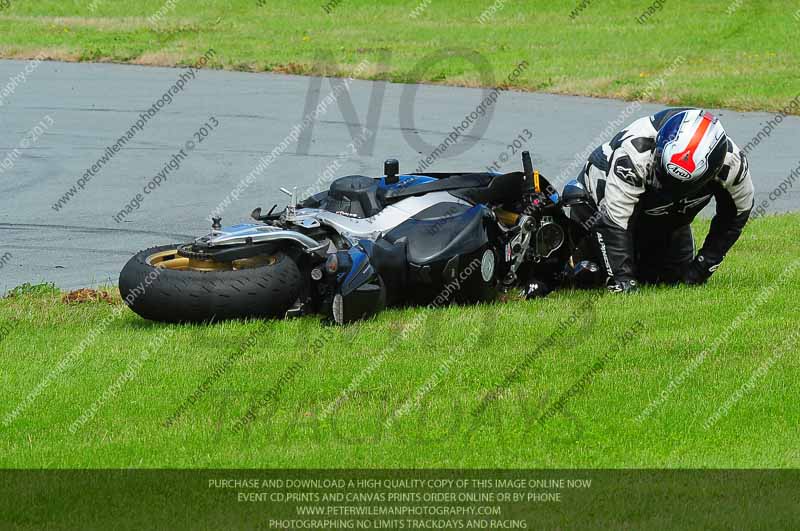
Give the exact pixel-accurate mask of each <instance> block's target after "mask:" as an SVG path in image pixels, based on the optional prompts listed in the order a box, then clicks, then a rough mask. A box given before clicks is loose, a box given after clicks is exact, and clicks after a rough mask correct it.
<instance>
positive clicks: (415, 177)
mask: <svg viewBox="0 0 800 531" xmlns="http://www.w3.org/2000/svg"><path fill="white" fill-rule="evenodd" d="M522 159H523V168H524V171H522V172H512V173H505V174H495V173H425V174H400V171H399V163H398V162H397V161H396V160H393V159H390V160H387V161H386V162H385V164H384V175H383V176H382V177H379V178H371V177H365V176H361V175H351V176H347V177H341V178H338V179H336V180H335V181H333V182H332V183H331V185H330V189H329V190H327V191H324V192H321V193H318V194H315V195H313V196H311V197H308V198H306V199H304V200H303V201H301V202H299V203H298V202H297V201H296V199H295V194H294V192H291V191H289V190H285V189H282V191H283V192H284V193H286V194H287V195H289V196H290V197H291V199H290V203H289V205H288V206H287V207H286V208H285V209H284V210H283V211H282V212H280V213H273V212H274V210H275V208H276V207H273V208H272V210H270V212H269V213H267V214H262V211H261V209H260V208H257V209H255V210H254V211H253V213H252V214H251V216H252V217H253V219H254V220H255V222H256V223H247V224H239V225H233V226H229V227H222V226H221V223H220V222H221V218H213V220H212V230H211V233H210V234H208V235H206V236H203V237H201V238H197V239H196V240H194V241H193V242H188V243H183V244H176V245H166V246H161V247H153V248H150V249H146V250H144V251H141V252H139V253H137V254H136V255H135V256H133V257H132V258H131V259H130V260H129V261H128V263H127V264H126V265H125V267H124V268H123V270H122V272H121V273H120V278H119V289H120V293H121V295H122V297H123V299H126V300H127V301H128V304H129V306H130V308H131V309H132V310H133V311H134V312H136V313H137V314H139V315H140V316H142V317H144V318H145V319H150V320H154V321H165V322H209V321H214V320H225V319H235V318H246V317H259V318H261V317H271V318H281V317H291V316H299V315H305V314H311V313H319V314H322V315H324V316H326V317H327V318H328V319H329V320H331V321H333V322H335V323H339V324H342V323H348V322H353V321H356V320H359V319H364V318H367V317H370V316H372V315H374V314H376V313H377V312H379V311H381V310H382V309H383V308H384V307H386V306H387V305H403V304H430V303H431V302H433V301H436V302H437V304H438V303H441V302H442V301H446V302H459V303H477V302H483V301H489V300H492V299H494V298H495V297H496V296H497V295H498V294H499V293H502V292H507V291H509V290H511V289H515V288H516V289H520V288H521V289H522V290H523V291H524V294H525V295H526V296H527V297H529V298H530V297H536V296H541V295H545V294H546V293H547V292H548V291H550V290H551V289H553V288H554V287H556V286H557V285H559V284H561V283H563V282H565V281H569V277H571V276H574V271H575V270H576V268H575V264H574V263H573V262H572V255H573V250H574V249H575V248H576V243H575V242H576V241H577V240H578V239H582V238H583V236H584V235H583V234H582V232H585V231H583V229H582V227H580V226H579V225H578V224H577V223H575V222H573V221H571V220H570V219H569V217H568V216H567V215H566V214H565V210H564V207H565V206H566V205H567V203H566V202H565V201H564V200H563V199H562V197H560V195H559V194H558V193H557V192H556V191H555V190H554V189H553V188H552V186H551V185H550V183H549V182H548V181H547V180H546V179H545V178H544V177H543V176H541V175H540V174H539V172H538V171H534V170H533V165H532V163H531V158H530V154H529V153H528V152H524V153H523V156H522ZM568 189H569V187H568ZM145 281H146V282H145ZM143 285H146V288H144V289H143V288H142V286H143ZM443 294H444V295H445V296H444V297H443Z"/></svg>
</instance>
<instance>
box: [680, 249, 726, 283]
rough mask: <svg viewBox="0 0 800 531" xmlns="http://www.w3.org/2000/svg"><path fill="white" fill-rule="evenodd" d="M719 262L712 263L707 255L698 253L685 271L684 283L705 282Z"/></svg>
mask: <svg viewBox="0 0 800 531" xmlns="http://www.w3.org/2000/svg"><path fill="white" fill-rule="evenodd" d="M718 267H719V264H714V263H711V262H710V261H709V260H708V259H707V258H706V257H705V256H703V255H702V254H698V255H697V256H696V257H695V259H694V260H692V262H691V263H690V264H689V265H688V266H686V269H684V271H683V275H682V276H683V279H682V280H683V283H684V284H688V285H690V286H699V285H700V284H705V283H706V281H707V280H708V279H709V278H711V275H713V274H714V271H716V270H717V268H718Z"/></svg>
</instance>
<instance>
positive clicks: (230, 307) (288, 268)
mask: <svg viewBox="0 0 800 531" xmlns="http://www.w3.org/2000/svg"><path fill="white" fill-rule="evenodd" d="M177 248H178V246H177V245H166V246H161V247H153V248H150V249H146V250H144V251H140V252H139V253H137V254H136V255H134V256H133V258H131V259H130V260H129V261H128V263H127V264H125V267H124V268H123V269H122V272H121V273H120V275H119V291H120V294H121V295H122V298H123V299H124V300H125V301H126V303H127V304H128V306H129V307H130V308H131V309H132V310H133V311H134V312H136V313H137V314H139V315H141V316H142V317H144V318H145V319H150V320H152V321H164V322H172V323H180V322H183V323H190V322H209V321H219V320H226V319H238V318H245V317H267V318H269V317H283V316H284V315H285V314H286V311H287V310H288V309H289V308H290V307H291V306H292V304H293V303H294V302H295V301H296V300H297V297H298V295H299V294H300V293H301V291H302V287H303V279H302V276H301V274H300V270H299V268H298V267H297V264H296V263H295V262H294V261H293V260H292V259H291V258H289V257H288V256H286V255H285V254H284V253H281V252H274V253H272V254H271V255H269V256H266V255H265V256H256V257H252V258H247V259H243V260H235V261H233V262H214V261H208V260H196V259H192V258H187V257H184V256H181V255H180V254H179V253H178V249H177Z"/></svg>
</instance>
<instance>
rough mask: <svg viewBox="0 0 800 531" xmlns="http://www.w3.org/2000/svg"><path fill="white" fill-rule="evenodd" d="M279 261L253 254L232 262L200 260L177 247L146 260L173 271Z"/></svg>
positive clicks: (224, 268)
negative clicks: (182, 254) (187, 255)
mask: <svg viewBox="0 0 800 531" xmlns="http://www.w3.org/2000/svg"><path fill="white" fill-rule="evenodd" d="M277 261H278V259H277V258H276V257H275V256H266V255H262V256H253V257H251V258H242V259H239V260H233V261H231V262H215V261H214V260H200V259H198V258H188V257H186V256H181V255H179V254H178V250H177V249H167V250H166V251H159V252H157V253H153V254H151V255H150V256H148V257H147V259H146V260H145V262H147V264H148V265H150V266H153V267H156V268H158V269H172V270H173V271H239V270H241V269H253V268H256V267H263V266H268V265H273V264H275V263H276V262H277Z"/></svg>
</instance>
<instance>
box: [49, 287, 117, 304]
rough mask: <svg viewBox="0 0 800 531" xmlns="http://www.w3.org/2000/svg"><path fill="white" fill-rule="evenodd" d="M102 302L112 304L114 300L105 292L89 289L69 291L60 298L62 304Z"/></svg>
mask: <svg viewBox="0 0 800 531" xmlns="http://www.w3.org/2000/svg"><path fill="white" fill-rule="evenodd" d="M100 301H104V302H107V303H109V304H114V300H113V299H112V298H111V295H109V294H108V292H107V291H97V290H94V289H91V288H82V289H79V290H75V291H70V292H69V293H65V294H64V295H62V296H61V302H63V303H64V304H73V303H74V304H79V303H82V302H100Z"/></svg>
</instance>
